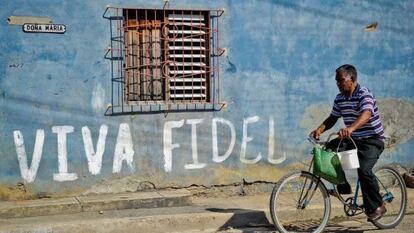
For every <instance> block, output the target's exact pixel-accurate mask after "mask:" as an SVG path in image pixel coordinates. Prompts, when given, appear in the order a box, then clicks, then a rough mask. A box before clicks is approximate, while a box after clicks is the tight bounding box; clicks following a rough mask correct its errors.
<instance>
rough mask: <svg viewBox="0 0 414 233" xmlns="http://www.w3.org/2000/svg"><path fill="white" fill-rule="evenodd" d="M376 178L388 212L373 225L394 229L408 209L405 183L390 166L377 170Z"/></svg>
mask: <svg viewBox="0 0 414 233" xmlns="http://www.w3.org/2000/svg"><path fill="white" fill-rule="evenodd" d="M375 176H376V177H377V180H378V185H379V188H380V194H381V196H382V199H383V201H384V204H385V207H386V208H387V212H386V213H385V215H384V216H383V217H382V218H381V219H379V220H378V221H374V222H372V223H373V224H374V225H375V226H376V227H378V228H380V229H389V228H394V227H395V226H397V225H398V224H399V223H400V222H401V220H402V219H403V218H404V215H405V211H406V209H407V189H406V187H405V182H404V180H403V178H402V177H401V175H400V174H399V173H398V172H397V171H396V170H395V169H394V168H392V167H389V166H384V167H380V168H379V169H377V171H376V172H375Z"/></svg>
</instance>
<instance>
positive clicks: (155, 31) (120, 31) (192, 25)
mask: <svg viewBox="0 0 414 233" xmlns="http://www.w3.org/2000/svg"><path fill="white" fill-rule="evenodd" d="M222 14H223V11H222V10H213V11H206V10H184V9H181V10H176V9H172V10H171V9H135V8H125V9H124V8H116V7H107V9H106V10H105V12H104V15H103V17H104V18H106V19H108V20H109V22H110V34H111V35H110V42H111V44H110V46H111V47H110V49H109V50H108V52H107V53H106V54H105V58H107V59H109V60H110V62H111V80H112V84H111V105H110V106H109V107H108V109H107V111H106V113H105V115H120V114H132V113H138V114H143V113H162V112H164V113H165V112H180V111H219V110H221V108H223V106H224V103H221V102H220V95H219V94H220V92H219V88H220V84H219V83H220V76H219V55H221V54H219V53H220V51H222V50H221V49H219V43H218V42H219V40H218V38H219V31H218V18H219V17H220V16H221V15H222ZM109 51H110V53H109ZM109 54H110V55H109Z"/></svg>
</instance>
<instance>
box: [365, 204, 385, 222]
mask: <svg viewBox="0 0 414 233" xmlns="http://www.w3.org/2000/svg"><path fill="white" fill-rule="evenodd" d="M386 212H387V209H386V208H385V206H384V204H382V205H381V206H380V207H378V208H377V209H376V210H375V211H374V212H372V213H370V214H368V221H371V222H372V221H378V220H379V219H380V218H381V217H382V216H384V214H385V213H386Z"/></svg>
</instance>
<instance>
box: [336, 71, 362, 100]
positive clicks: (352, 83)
mask: <svg viewBox="0 0 414 233" xmlns="http://www.w3.org/2000/svg"><path fill="white" fill-rule="evenodd" d="M357 77H358V75H357V71H356V69H355V67H354V66H353V65H348V64H345V65H342V66H340V67H338V68H337V69H336V76H335V80H336V85H337V86H338V89H339V91H340V92H341V93H342V94H344V95H351V94H352V92H353V91H354V89H355V87H356V84H357Z"/></svg>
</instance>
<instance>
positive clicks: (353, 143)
mask: <svg viewBox="0 0 414 233" xmlns="http://www.w3.org/2000/svg"><path fill="white" fill-rule="evenodd" d="M349 139H351V141H352V143H353V144H354V146H355V149H357V150H358V147H357V146H356V144H355V142H354V139H352V138H351V137H349ZM342 140H343V138H341V140H340V141H339V143H338V147H337V148H336V153H338V149H339V146H340V145H341V142H342Z"/></svg>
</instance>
